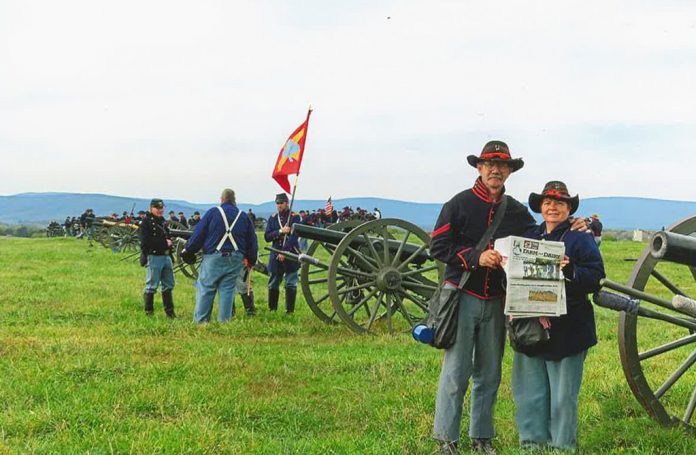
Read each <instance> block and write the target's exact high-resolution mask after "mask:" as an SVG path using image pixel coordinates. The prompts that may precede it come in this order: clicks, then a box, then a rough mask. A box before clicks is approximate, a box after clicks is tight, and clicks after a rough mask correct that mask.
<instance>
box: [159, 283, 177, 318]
mask: <svg viewBox="0 0 696 455" xmlns="http://www.w3.org/2000/svg"><path fill="white" fill-rule="evenodd" d="M162 306H164V313H165V314H166V315H167V317H168V318H169V319H174V318H175V317H176V314H174V298H173V297H172V290H171V289H170V290H168V291H162Z"/></svg>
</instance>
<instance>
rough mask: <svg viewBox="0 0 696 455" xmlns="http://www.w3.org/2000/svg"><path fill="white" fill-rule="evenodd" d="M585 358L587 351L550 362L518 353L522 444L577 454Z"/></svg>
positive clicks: (515, 387)
mask: <svg viewBox="0 0 696 455" xmlns="http://www.w3.org/2000/svg"><path fill="white" fill-rule="evenodd" d="M586 356H587V351H583V352H581V353H579V354H575V355H573V356H570V357H565V358H563V359H561V360H558V361H547V360H544V359H543V358H542V357H529V356H526V355H524V354H520V353H519V352H515V355H514V357H513V360H512V396H513V398H514V399H515V407H516V411H515V421H516V422H517V430H518V432H519V434H520V443H521V444H523V445H527V444H534V445H540V446H545V445H550V446H551V447H552V448H555V449H561V450H575V448H576V445H577V428H578V394H579V393H580V384H581V383H582V368H583V364H584V362H585V357H586Z"/></svg>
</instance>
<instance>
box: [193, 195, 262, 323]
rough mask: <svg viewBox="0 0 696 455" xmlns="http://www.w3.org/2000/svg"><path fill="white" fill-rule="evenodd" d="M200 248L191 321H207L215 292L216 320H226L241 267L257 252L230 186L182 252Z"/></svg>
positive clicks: (253, 260) (251, 229)
mask: <svg viewBox="0 0 696 455" xmlns="http://www.w3.org/2000/svg"><path fill="white" fill-rule="evenodd" d="M201 249H203V261H202V262H201V266H200V268H199V269H198V279H197V280H196V308H195V310H194V313H193V321H194V322H197V323H203V322H209V321H210V316H211V314H212V311H213V300H214V298H215V294H216V293H219V301H218V306H219V310H218V321H220V322H224V321H227V320H229V319H230V318H231V317H232V316H233V315H234V305H233V304H234V292H235V287H236V283H237V278H238V276H239V274H240V272H241V271H242V267H251V266H253V265H254V264H255V263H256V259H257V255H258V242H257V239H256V232H255V230H254V224H253V223H252V222H251V220H250V219H249V217H248V216H247V214H246V213H244V212H243V211H241V210H240V209H239V208H237V205H236V199H235V194H234V191H232V190H231V189H229V188H226V189H224V190H223V191H222V195H221V196H220V205H219V206H218V207H213V208H211V209H210V210H208V211H207V212H206V213H205V215H203V218H201V220H200V222H199V223H198V224H197V225H196V228H195V230H194V231H193V235H191V238H190V239H189V240H188V242H186V247H185V249H184V252H183V254H186V255H191V254H195V253H196V252H198V251H199V250H201Z"/></svg>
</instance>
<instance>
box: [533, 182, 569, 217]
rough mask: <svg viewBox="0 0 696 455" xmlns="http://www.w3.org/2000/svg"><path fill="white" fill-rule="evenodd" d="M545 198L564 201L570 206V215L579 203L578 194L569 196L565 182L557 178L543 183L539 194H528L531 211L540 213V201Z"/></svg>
mask: <svg viewBox="0 0 696 455" xmlns="http://www.w3.org/2000/svg"><path fill="white" fill-rule="evenodd" d="M545 198H549V199H557V200H559V201H564V202H566V203H567V204H568V207H570V214H571V215H572V214H573V213H575V211H576V210H577V209H578V206H579V205H580V198H579V197H578V195H577V194H576V195H575V196H573V197H570V193H568V187H567V186H566V184H565V183H563V182H561V181H558V180H553V181H551V182H548V183H547V184H546V185H544V189H543V190H542V191H541V194H536V193H532V194H530V195H529V208H530V209H532V212H535V213H541V203H542V201H543V200H544V199H545Z"/></svg>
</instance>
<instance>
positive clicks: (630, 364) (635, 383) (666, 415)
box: [619, 217, 696, 430]
mask: <svg viewBox="0 0 696 455" xmlns="http://www.w3.org/2000/svg"><path fill="white" fill-rule="evenodd" d="M667 231H671V232H675V233H678V234H685V235H689V234H693V233H695V232H696V217H691V218H687V219H685V220H682V221H680V222H678V223H676V224H674V225H672V226H670V227H669V228H668V229H667ZM662 262H665V261H660V260H658V259H655V258H653V257H652V256H651V255H650V248H649V247H648V248H646V249H645V251H643V253H642V255H641V257H640V259H638V263H637V264H636V267H635V268H634V269H633V272H632V274H631V277H630V278H629V281H628V286H630V287H632V288H633V289H636V290H639V291H643V290H645V288H646V286H651V287H653V286H654V287H655V289H657V290H658V291H659V292H660V293H662V294H665V295H668V296H669V298H668V299H667V300H670V301H671V298H672V297H673V296H674V295H675V294H684V295H688V294H685V293H684V292H683V291H682V290H681V289H680V286H682V287H684V288H685V286H686V285H685V283H683V282H682V283H679V282H678V281H677V280H676V279H674V278H671V276H670V275H669V272H672V275H674V271H675V270H679V269H681V270H683V268H684V267H687V268H688V269H689V272H690V273H691V276H692V277H693V278H694V279H696V269H695V268H693V267H688V266H683V265H679V264H671V263H664V264H661V263H662ZM658 269H659V270H658ZM650 277H653V278H654V280H650V282H649V278H650ZM682 281H683V280H682ZM651 291H652V289H651ZM651 293H652V292H651ZM688 296H689V297H691V298H693V297H696V296H695V295H694V293H693V292H692V293H691V295H688ZM641 305H645V302H642V303H641ZM650 309H651V310H654V311H657V312H660V313H662V314H665V315H668V316H671V317H674V316H676V317H678V318H681V319H683V320H687V321H690V322H691V323H696V320H695V319H693V318H689V317H687V316H685V315H684V314H682V313H676V312H672V311H670V310H668V309H664V308H662V307H658V306H655V305H651V306H650ZM656 337H658V338H657V339H660V338H659V337H661V339H662V340H663V341H664V344H662V345H661V346H655V341H652V342H649V340H654V339H656ZM684 346H687V348H686V349H687V350H688V352H687V351H685V350H684V349H679V348H681V347H684ZM619 352H620V355H621V364H622V366H623V370H624V374H625V376H626V380H627V382H628V385H629V386H630V388H631V391H632V392H633V395H635V397H636V398H637V399H638V401H639V402H640V404H641V405H642V406H643V407H644V408H645V410H646V411H647V412H648V414H650V416H651V417H653V418H654V419H655V420H657V421H658V422H659V423H660V424H661V425H665V426H667V425H674V424H679V423H682V424H684V425H686V426H688V427H689V428H690V429H691V430H696V427H694V426H693V424H692V417H693V414H694V410H695V409H696V387H695V386H696V384H694V381H693V376H691V381H689V378H688V375H687V376H686V377H685V376H684V374H685V373H686V371H687V370H689V369H690V368H691V367H692V366H693V365H694V363H696V334H694V330H693V329H689V328H683V327H680V326H678V325H675V324H674V323H672V322H668V321H667V322H665V321H660V320H655V319H652V318H650V319H647V318H643V317H640V316H637V315H631V314H627V313H625V312H621V314H620V319H619ZM668 365H669V366H668ZM667 366H668V367H667ZM665 372H667V373H668V375H667V376H665ZM682 379H684V380H682ZM689 382H690V384H689ZM684 403H687V404H686V405H684Z"/></svg>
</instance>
